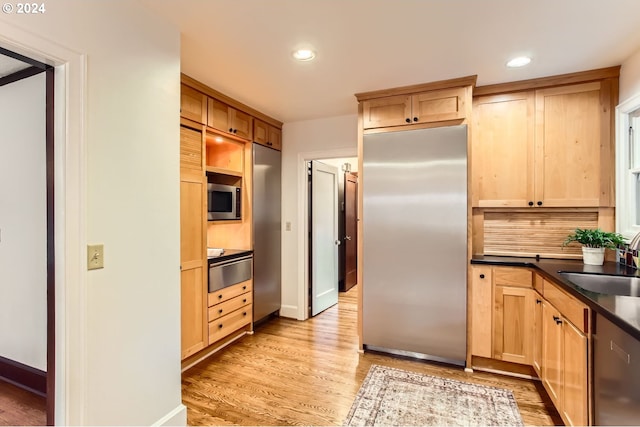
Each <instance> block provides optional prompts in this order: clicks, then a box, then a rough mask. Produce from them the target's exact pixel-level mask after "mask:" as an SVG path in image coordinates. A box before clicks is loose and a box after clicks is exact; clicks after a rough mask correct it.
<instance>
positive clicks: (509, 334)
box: [493, 286, 534, 365]
mask: <svg viewBox="0 0 640 427" xmlns="http://www.w3.org/2000/svg"><path fill="white" fill-rule="evenodd" d="M494 292H495V305H494V309H495V311H494V317H493V322H494V337H493V357H494V359H498V360H504V361H506V362H515V363H522V364H527V365H530V364H531V363H532V359H533V305H534V298H533V292H534V291H533V289H528V288H521V287H518V288H516V287H511V286H496V287H495V290H494Z"/></svg>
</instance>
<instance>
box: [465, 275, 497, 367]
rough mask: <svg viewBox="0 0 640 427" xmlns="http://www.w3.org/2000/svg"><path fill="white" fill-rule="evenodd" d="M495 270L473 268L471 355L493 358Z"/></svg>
mask: <svg viewBox="0 0 640 427" xmlns="http://www.w3.org/2000/svg"><path fill="white" fill-rule="evenodd" d="M492 272H493V268H492V267H491V266H488V265H474V266H472V267H471V304H470V309H471V354H473V355H474V356H480V357H487V358H490V357H492V356H493V348H492V346H491V343H492V342H493V339H492V336H493V327H492V325H493V321H492V319H493V309H492V307H493V280H492V277H493V276H492Z"/></svg>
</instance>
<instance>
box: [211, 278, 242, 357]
mask: <svg viewBox="0 0 640 427" xmlns="http://www.w3.org/2000/svg"><path fill="white" fill-rule="evenodd" d="M252 292H253V286H252V280H251V279H250V280H247V281H245V282H242V283H238V284H236V285H233V286H229V287H228V288H224V289H221V290H219V291H217V292H212V293H210V294H209V296H208V298H207V304H208V306H209V309H208V320H209V325H208V334H209V345H211V344H213V343H215V342H217V341H220V340H221V339H223V338H225V337H227V336H229V335H230V334H232V333H234V332H236V331H238V330H239V329H241V328H243V327H245V326H247V325H250V324H251V322H252V315H253V314H252V313H253V310H252V308H253V306H252V301H253V294H252Z"/></svg>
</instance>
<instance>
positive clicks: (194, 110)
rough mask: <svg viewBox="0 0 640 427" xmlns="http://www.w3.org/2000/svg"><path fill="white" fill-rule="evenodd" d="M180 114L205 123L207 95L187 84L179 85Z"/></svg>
mask: <svg viewBox="0 0 640 427" xmlns="http://www.w3.org/2000/svg"><path fill="white" fill-rule="evenodd" d="M180 116H181V117H184V118H185V119H189V120H193V121H194V122H197V123H201V124H205V123H206V122H207V97H206V96H205V95H204V94H203V93H202V92H198V91H197V90H195V89H193V88H190V87H189V86H187V85H184V84H183V85H181V86H180Z"/></svg>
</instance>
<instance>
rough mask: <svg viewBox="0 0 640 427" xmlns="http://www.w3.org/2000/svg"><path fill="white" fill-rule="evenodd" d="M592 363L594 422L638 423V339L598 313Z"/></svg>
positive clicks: (639, 382) (639, 368)
mask: <svg viewBox="0 0 640 427" xmlns="http://www.w3.org/2000/svg"><path fill="white" fill-rule="evenodd" d="M593 364H594V398H595V405H594V415H595V425H600V426H612V425H616V426H622V425H636V426H637V425H640V341H638V340H636V339H635V338H633V337H632V336H631V335H629V334H627V333H626V332H625V331H623V330H622V329H620V328H619V327H618V326H616V325H614V324H613V323H611V322H610V321H609V320H608V319H606V318H604V317H602V316H601V315H600V314H597V315H596V329H595V335H594V355H593Z"/></svg>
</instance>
